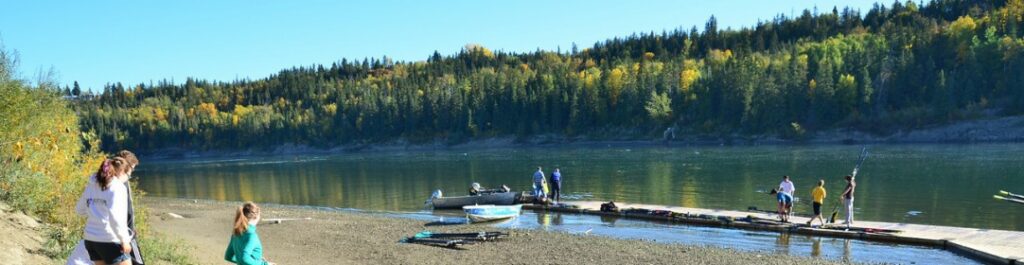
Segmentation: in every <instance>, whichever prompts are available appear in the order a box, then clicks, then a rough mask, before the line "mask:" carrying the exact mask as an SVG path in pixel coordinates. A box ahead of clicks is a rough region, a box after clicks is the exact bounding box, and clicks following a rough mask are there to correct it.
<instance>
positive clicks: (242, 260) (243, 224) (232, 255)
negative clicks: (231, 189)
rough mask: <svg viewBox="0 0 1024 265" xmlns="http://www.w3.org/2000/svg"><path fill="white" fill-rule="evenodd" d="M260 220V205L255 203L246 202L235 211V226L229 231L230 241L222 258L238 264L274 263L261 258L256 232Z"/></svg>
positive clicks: (258, 238)
mask: <svg viewBox="0 0 1024 265" xmlns="http://www.w3.org/2000/svg"><path fill="white" fill-rule="evenodd" d="M259 222H260V207H259V206H257V205H256V204H255V203H252V202H246V203H245V204H244V205H242V207H238V211H237V212H235V227H234V229H233V231H232V233H231V242H230V243H229V244H228V249H227V251H225V253H224V260H227V261H230V262H231V263H234V264H238V265H274V263H271V262H267V261H266V260H264V259H263V244H262V243H261V242H260V236H259V235H257V234H256V224H257V223H259Z"/></svg>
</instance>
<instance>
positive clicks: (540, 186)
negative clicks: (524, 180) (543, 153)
mask: <svg viewBox="0 0 1024 265" xmlns="http://www.w3.org/2000/svg"><path fill="white" fill-rule="evenodd" d="M544 181H545V180H544V170H543V169H542V168H541V167H537V172H534V173H533V195H535V196H537V200H538V201H543V200H544V196H545V194H544Z"/></svg>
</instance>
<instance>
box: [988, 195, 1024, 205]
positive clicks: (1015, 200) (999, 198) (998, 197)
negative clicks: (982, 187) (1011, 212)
mask: <svg viewBox="0 0 1024 265" xmlns="http://www.w3.org/2000/svg"><path fill="white" fill-rule="evenodd" d="M992 198H995V199H996V200H1003V201H1008V202H1016V203H1020V204H1024V200H1020V199H1014V198H1007V197H1003V196H999V195H992Z"/></svg>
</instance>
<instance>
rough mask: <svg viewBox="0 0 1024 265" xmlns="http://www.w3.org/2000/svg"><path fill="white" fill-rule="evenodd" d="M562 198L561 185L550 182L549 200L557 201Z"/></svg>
mask: <svg viewBox="0 0 1024 265" xmlns="http://www.w3.org/2000/svg"><path fill="white" fill-rule="evenodd" d="M561 198H562V183H561V182H558V181H553V182H551V199H552V200H556V201H557V200H559V199H561Z"/></svg>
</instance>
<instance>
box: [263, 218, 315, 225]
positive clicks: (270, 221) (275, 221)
mask: <svg viewBox="0 0 1024 265" xmlns="http://www.w3.org/2000/svg"><path fill="white" fill-rule="evenodd" d="M299 220H313V218H310V217H306V218H267V219H263V220H261V221H260V222H261V223H267V224H280V223H284V222H285V221H299Z"/></svg>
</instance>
